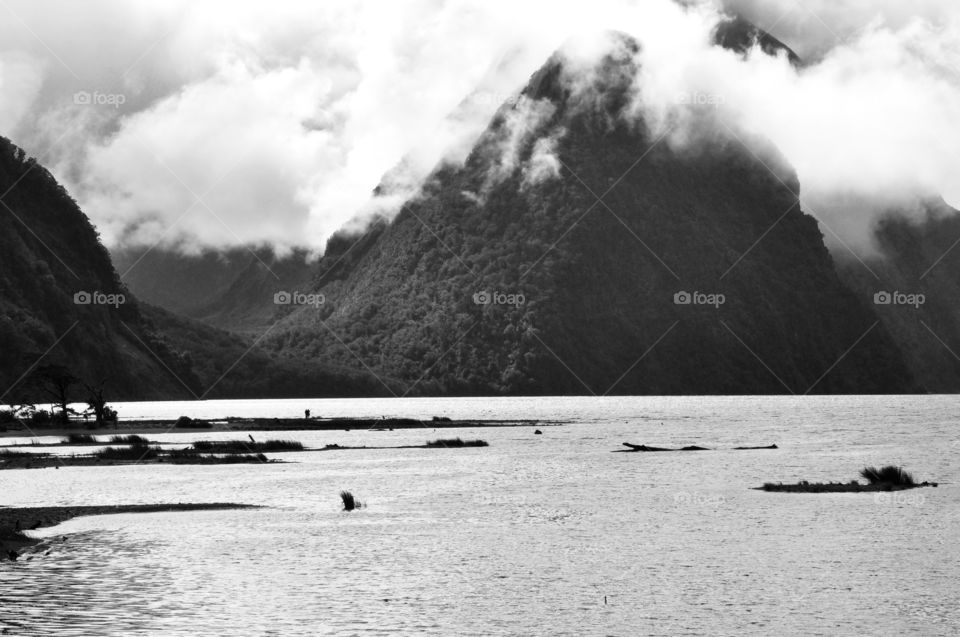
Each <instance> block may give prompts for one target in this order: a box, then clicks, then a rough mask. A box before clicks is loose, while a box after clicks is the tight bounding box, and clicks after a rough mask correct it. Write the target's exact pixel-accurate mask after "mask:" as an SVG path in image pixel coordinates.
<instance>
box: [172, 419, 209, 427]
mask: <svg viewBox="0 0 960 637" xmlns="http://www.w3.org/2000/svg"><path fill="white" fill-rule="evenodd" d="M174 426H176V427H179V428H181V429H213V423H209V422H205V421H203V420H194V419H193V418H190V417H189V416H180V417H179V418H177V423H176V425H174Z"/></svg>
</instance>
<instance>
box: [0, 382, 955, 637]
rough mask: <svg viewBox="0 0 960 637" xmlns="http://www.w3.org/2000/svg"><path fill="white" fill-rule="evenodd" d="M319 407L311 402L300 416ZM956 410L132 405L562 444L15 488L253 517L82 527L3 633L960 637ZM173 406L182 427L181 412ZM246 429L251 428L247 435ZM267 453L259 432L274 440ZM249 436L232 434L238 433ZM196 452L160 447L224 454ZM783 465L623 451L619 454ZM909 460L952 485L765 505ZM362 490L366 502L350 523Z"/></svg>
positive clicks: (679, 403) (878, 404)
mask: <svg viewBox="0 0 960 637" xmlns="http://www.w3.org/2000/svg"><path fill="white" fill-rule="evenodd" d="M305 405H306V406H305ZM958 407H960V399H958V398H954V397H908V398H902V397H897V398H875V397H872V398H803V399H799V398H755V399H743V398H706V399H705V398H683V399H679V398H678V399H674V398H670V399H668V398H630V399H623V398H611V399H583V398H577V399H547V400H535V399H478V400H472V399H466V400H461V399H458V400H400V401H398V400H393V401H379V400H372V401H262V402H256V403H251V402H239V401H238V402H231V403H222V402H210V403H187V404H173V405H161V404H152V405H150V404H141V405H123V406H122V411H121V413H125V414H127V415H133V414H134V413H140V414H141V415H142V416H143V417H153V416H160V415H168V413H169V414H176V415H180V414H181V413H186V414H188V415H194V416H206V417H219V416H226V415H267V414H273V415H279V416H284V415H296V414H299V413H302V410H303V409H305V408H310V409H311V410H312V411H313V413H314V414H315V415H330V416H340V415H387V416H420V417H424V416H429V415H441V414H442V415H449V416H451V417H485V418H492V417H496V418H527V417H533V418H544V419H559V420H567V421H569V422H568V424H566V425H563V426H559V427H549V428H546V427H541V428H542V429H543V431H544V435H542V436H535V435H533V433H532V428H530V427H522V428H504V429H477V430H455V431H450V430H448V431H444V430H436V431H434V430H432V429H430V430H405V431H399V430H398V431H395V432H373V431H351V432H284V434H283V435H284V437H290V438H295V439H298V440H301V441H303V442H304V443H305V444H307V445H308V446H323V445H325V444H328V443H339V444H366V445H400V444H418V443H421V442H423V441H425V440H427V439H431V438H435V437H438V436H447V435H457V436H462V437H471V438H472V437H482V438H484V439H486V440H488V441H489V442H490V445H491V446H490V447H489V448H480V449H456V450H454V449H406V450H362V451H342V452H333V453H302V454H286V455H284V454H270V455H271V456H272V457H276V458H282V459H286V460H290V461H291V463H290V464H272V465H253V466H251V465H240V466H207V467H203V466H200V467H184V466H177V467H173V466H155V465H154V466H125V467H112V468H95V467H90V468H79V467H74V468H62V469H59V470H50V469H45V470H28V471H7V472H2V473H0V483H2V490H0V493H2V494H3V500H4V502H3V503H4V504H9V505H27V506H39V505H54V504H65V505H66V504H115V503H149V502H178V501H183V502H197V501H201V502H202V501H237V502H247V503H254V504H263V505H268V506H269V507H270V508H266V509H260V510H248V511H205V512H178V513H157V514H140V515H115V516H99V517H89V518H79V519H75V520H73V521H70V522H68V523H66V524H63V525H61V526H59V527H56V528H53V529H44V530H42V531H39V532H38V534H39V535H41V536H43V537H46V538H48V539H49V540H50V543H49V544H48V545H45V546H44V547H43V550H44V551H46V550H48V549H49V554H46V555H43V554H35V555H33V556H32V557H31V559H29V560H27V561H20V562H16V563H0V628H5V629H7V630H8V634H58V635H150V634H174V635H179V634H182V635H195V634H201V635H235V634H241V635H298V634H303V635H366V634H371V635H373V634H383V635H445V636H446V635H484V636H486V635H631V636H632V635H816V634H821V635H895V634H896V635H899V634H922V635H954V634H957V633H958V632H960V560H958V559H957V558H958V549H957V541H958V538H960V506H958V504H960V491H958V487H957V485H956V483H957V479H958V473H960V471H958V466H957V463H956V461H955V458H956V457H957V455H958V453H960V431H958V429H957V426H956V421H955V416H956V414H957V413H958ZM162 410H166V411H162ZM244 435H245V434H244ZM255 435H256V434H255ZM235 436H236V434H233V437H235ZM229 437H231V435H230V434H211V433H206V434H204V433H203V432H199V433H194V434H177V435H168V436H164V437H163V439H164V440H171V441H173V440H187V439H194V438H211V439H212V438H229ZM623 441H630V442H637V443H646V444H654V445H664V446H671V445H686V444H701V445H704V446H708V447H711V446H713V447H718V448H723V447H733V446H737V445H743V444H751V445H752V444H756V445H766V444H770V443H774V442H775V443H777V444H779V445H780V446H781V449H780V450H779V451H738V452H732V451H714V452H703V453H678V454H612V453H610V451H611V450H613V449H615V448H617V447H618V446H619V445H620V443H621V442H623ZM877 463H885V464H886V463H898V464H903V465H905V466H907V468H908V469H910V470H912V471H913V472H914V473H915V475H917V477H918V478H921V479H931V480H937V481H939V482H940V483H941V486H940V487H939V488H937V489H922V490H916V491H909V492H903V493H899V494H893V495H890V494H877V495H874V494H837V495H799V494H770V493H763V492H758V491H753V490H751V489H750V488H751V487H754V486H758V485H759V484H761V483H762V482H764V481H770V480H774V481H779V480H783V481H794V480H797V479H810V480H833V479H843V480H848V479H851V478H853V477H855V476H856V474H857V471H858V470H859V469H860V468H861V467H862V466H863V465H865V464H877ZM341 489H350V490H352V491H353V492H354V493H355V494H357V496H358V497H359V498H360V499H361V500H363V501H364V502H366V503H367V504H368V507H367V508H365V509H362V510H360V511H357V512H353V513H349V514H348V513H344V512H342V511H340V510H339V508H340V505H339V498H338V493H339V491H340V490H341Z"/></svg>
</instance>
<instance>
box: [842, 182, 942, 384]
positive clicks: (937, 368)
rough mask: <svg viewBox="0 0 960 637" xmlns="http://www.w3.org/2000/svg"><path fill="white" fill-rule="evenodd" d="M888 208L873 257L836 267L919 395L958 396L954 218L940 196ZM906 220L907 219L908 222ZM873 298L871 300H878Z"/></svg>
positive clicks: (846, 260) (848, 260)
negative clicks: (892, 346) (876, 321)
mask: <svg viewBox="0 0 960 637" xmlns="http://www.w3.org/2000/svg"><path fill="white" fill-rule="evenodd" d="M917 207H918V208H919V210H917V211H910V212H913V213H914V214H907V212H908V211H904V210H892V211H891V212H890V215H889V217H888V218H887V219H886V220H885V221H884V222H883V223H882V224H881V225H880V227H879V228H878V229H877V232H876V238H877V241H878V243H879V247H880V255H878V256H875V257H873V258H870V259H867V260H866V261H864V262H860V261H857V260H856V259H853V258H852V257H851V258H847V259H844V260H842V261H840V262H839V263H838V266H839V271H840V275H841V277H842V279H843V280H844V281H845V282H846V283H847V285H848V286H849V287H850V289H852V290H854V291H855V293H856V295H857V296H858V298H859V299H860V300H861V302H862V303H863V304H864V305H868V306H870V307H871V308H872V310H873V311H874V312H875V313H876V314H877V316H878V317H879V318H880V321H881V322H882V324H883V325H884V327H885V328H886V329H887V331H888V332H889V333H890V334H891V335H892V337H893V339H894V341H895V342H896V343H897V345H898V346H899V348H900V350H901V351H902V352H903V353H904V357H905V359H906V362H907V365H908V366H909V368H910V371H911V373H912V374H913V376H914V377H915V378H916V379H917V381H918V382H919V383H920V386H921V387H922V388H923V390H924V391H927V392H930V393H955V392H958V391H960V357H958V356H960V277H958V276H957V272H960V249H958V242H960V213H958V211H956V210H954V209H953V208H951V207H950V206H948V205H947V204H946V203H945V202H944V201H943V200H942V199H939V198H936V199H934V198H931V199H927V200H924V201H920V202H918V203H917ZM910 219H915V220H914V221H911V220H910ZM878 295H879V296H878Z"/></svg>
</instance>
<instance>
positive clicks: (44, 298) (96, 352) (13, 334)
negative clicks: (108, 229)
mask: <svg viewBox="0 0 960 637" xmlns="http://www.w3.org/2000/svg"><path fill="white" fill-rule="evenodd" d="M0 356H2V363H0V385H2V387H3V389H2V390H0V391H3V392H4V394H3V396H4V398H3V399H0V400H11V399H16V398H17V397H18V396H21V395H22V394H23V393H24V392H28V391H29V390H28V389H26V382H27V381H28V380H30V375H31V373H32V372H35V371H36V370H38V369H43V368H45V367H47V366H50V365H58V366H63V367H66V368H67V369H69V370H70V371H71V372H72V374H73V375H74V376H76V377H77V378H78V379H80V380H81V381H83V382H86V383H88V384H91V385H99V384H100V383H101V382H105V383H106V386H107V387H108V388H109V390H110V392H111V394H109V395H117V394H119V395H122V396H123V397H125V398H129V399H133V398H148V397H149V398H184V397H187V396H188V395H189V392H188V390H187V389H186V388H185V387H184V386H183V384H182V383H181V381H180V379H181V378H182V379H183V381H184V382H186V383H191V382H193V381H194V379H193V377H192V376H191V372H190V370H189V369H188V368H187V367H186V366H185V365H184V364H183V361H182V360H181V359H180V358H179V357H178V356H177V355H176V354H175V353H174V352H172V351H170V350H169V349H168V348H167V347H166V346H165V345H164V343H163V342H162V340H161V339H160V338H159V337H158V336H157V334H156V333H155V332H154V330H153V329H152V326H151V325H150V324H149V322H148V321H146V320H145V319H144V317H143V315H142V314H141V312H140V308H139V306H138V304H137V301H136V299H135V298H134V297H133V295H131V294H130V293H129V292H128V291H127V290H126V289H125V288H124V287H123V285H122V284H121V283H120V280H119V278H118V277H117V274H116V272H115V271H114V269H113V265H112V263H111V262H110V257H109V255H108V253H107V251H106V249H104V247H103V246H102V245H101V243H100V240H99V237H98V235H97V233H96V231H95V230H94V229H93V227H92V226H91V225H90V221H89V220H88V219H87V217H86V216H85V215H84V214H83V212H81V211H80V209H79V208H78V207H77V204H76V203H75V202H74V201H73V199H71V198H70V196H69V195H68V194H67V192H66V191H65V190H64V189H63V188H62V187H61V186H60V185H59V184H58V183H57V182H56V180H55V179H54V178H53V176H51V175H50V173H49V172H47V170H46V169H45V168H43V167H42V166H41V165H39V164H38V163H37V162H36V161H35V160H34V159H31V158H28V157H27V156H26V154H25V153H24V151H23V150H22V149H20V148H18V147H16V146H15V145H14V144H13V143H11V142H10V141H9V140H7V139H5V138H0Z"/></svg>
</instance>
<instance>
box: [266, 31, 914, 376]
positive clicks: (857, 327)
mask: <svg viewBox="0 0 960 637" xmlns="http://www.w3.org/2000/svg"><path fill="white" fill-rule="evenodd" d="M621 45H622V46H621V47H620V48H619V49H620V53H614V54H612V55H611V56H610V57H609V58H607V59H606V60H605V61H604V62H603V63H602V65H601V66H600V67H598V68H597V69H595V73H594V74H593V77H594V78H595V80H594V84H592V85H590V86H589V87H588V90H587V91H586V92H585V93H576V94H575V93H574V88H573V87H574V86H577V83H576V82H573V81H571V80H572V79H577V78H570V77H568V75H567V69H566V68H565V66H564V62H563V58H562V56H555V57H554V58H553V59H552V60H551V61H550V62H548V64H547V65H546V66H545V67H544V68H543V69H541V70H540V71H539V72H538V73H536V74H535V75H534V76H533V78H532V79H531V81H530V83H529V84H528V86H527V88H526V89H525V90H524V91H523V94H522V97H521V99H519V100H512V101H511V103H509V104H507V105H505V106H504V107H503V108H502V109H501V110H500V111H499V113H498V114H497V116H496V117H495V118H494V120H493V122H492V123H491V125H490V126H489V128H488V130H487V131H486V132H485V133H484V135H483V136H482V137H481V139H480V140H479V141H478V143H477V144H476V146H475V148H474V150H473V152H472V153H471V155H470V157H469V159H468V161H467V162H466V165H465V166H464V167H462V168H454V167H441V168H439V169H438V170H437V171H436V173H435V174H434V175H433V177H432V178H431V180H430V181H429V183H428V184H427V185H426V186H425V187H424V190H423V193H422V195H421V196H420V197H418V198H416V199H415V200H413V201H410V202H408V204H407V206H406V207H405V208H404V210H403V212H401V214H400V215H399V216H398V217H397V218H396V219H395V220H394V221H393V222H392V223H391V224H390V225H389V226H388V227H386V228H377V229H376V230H375V232H374V233H372V234H371V235H370V236H367V237H364V238H363V239H362V242H363V243H362V250H361V252H360V253H359V254H357V255H353V258H352V260H351V262H349V263H348V264H344V263H343V260H340V261H339V262H338V259H339V257H337V256H336V255H335V254H330V255H328V256H326V257H325V258H324V259H323V260H322V261H321V263H320V264H319V266H318V269H319V271H320V272H328V274H325V275H321V276H320V277H318V279H317V288H316V291H317V292H318V293H322V294H323V295H324V297H325V299H326V303H325V304H324V305H322V306H319V307H299V308H293V309H292V311H291V313H290V315H289V316H288V317H287V318H286V319H285V320H284V322H283V323H281V325H280V326H279V327H278V328H277V329H275V330H274V331H273V332H272V333H271V334H270V335H269V337H268V338H267V343H268V345H269V347H271V348H274V349H275V350H276V351H277V352H279V353H281V354H282V355H284V356H296V357H303V358H305V359H307V360H312V359H317V360H321V359H322V360H326V361H330V360H333V361H338V362H341V363H342V364H344V365H351V364H352V365H356V364H357V361H358V360H359V361H361V362H362V365H363V366H364V367H366V368H370V369H372V370H374V371H375V372H377V373H378V374H382V375H384V376H389V377H395V378H399V379H402V380H403V381H404V383H405V384H406V387H407V388H408V390H410V391H415V392H421V393H472V394H484V393H507V394H565V393H607V392H610V393H619V394H681V393H683V394H713V393H730V394H743V393H756V394H763V393H787V392H795V393H804V392H808V391H811V392H815V393H822V392H826V393H873V392H880V393H884V392H907V391H912V390H914V389H915V388H916V385H915V384H914V383H913V380H912V377H911V374H910V373H909V371H908V370H907V368H906V365H905V364H904V361H903V358H902V356H901V353H900V351H899V350H898V348H897V347H896V346H895V345H894V344H893V343H892V341H891V340H890V338H889V335H888V334H887V332H886V330H885V328H884V327H883V326H876V325H874V323H875V321H876V319H875V318H874V317H873V315H872V314H871V312H870V310H869V309H868V308H866V307H864V306H863V305H862V304H861V303H860V302H859V301H858V300H857V299H856V298H855V297H854V296H853V295H852V294H851V293H850V292H849V291H848V290H847V289H846V288H845V287H844V286H843V285H842V283H841V281H840V280H839V278H838V276H837V273H836V271H835V270H834V265H833V262H832V260H831V257H830V255H829V254H828V252H827V250H826V248H825V246H824V244H823V237H822V235H821V234H820V231H819V230H818V228H817V224H816V221H814V220H813V219H812V218H811V217H809V216H806V215H804V214H803V213H802V211H801V209H800V207H799V202H798V200H797V197H796V195H795V194H794V193H795V192H798V189H799V184H798V183H797V181H796V176H795V175H794V174H793V173H792V171H790V170H789V169H784V170H783V174H782V175H780V176H779V178H778V177H776V176H774V175H771V174H770V172H769V171H768V170H767V168H766V167H765V166H764V164H763V163H761V160H760V159H758V158H757V157H756V156H755V155H754V152H753V151H750V150H748V149H746V148H744V147H743V146H742V145H741V144H740V142H739V141H737V140H735V139H715V140H713V141H707V142H705V143H704V145H703V146H701V147H699V148H698V151H699V152H697V153H688V152H684V151H680V150H674V149H672V148H671V147H670V145H669V144H667V143H658V142H659V140H658V139H657V138H656V136H655V135H654V134H652V133H651V132H650V131H648V130H647V129H646V127H645V126H644V125H643V123H642V122H638V123H635V124H634V125H627V124H626V123H624V119H623V118H621V117H620V109H621V108H622V106H623V105H624V104H625V102H626V99H627V90H628V86H627V85H626V83H625V82H626V78H630V77H633V75H634V73H635V70H636V69H634V68H632V67H631V66H630V65H631V64H633V62H632V60H633V58H632V55H631V52H632V51H633V50H635V47H636V46H637V45H636V43H634V42H632V41H630V40H629V39H624V40H623V42H622V43H621ZM581 79H582V78H581ZM581 85H582V82H581ZM760 145H762V144H760ZM763 154H764V155H765V157H764V160H765V161H766V162H767V163H772V164H775V165H780V164H782V160H781V159H780V158H779V157H778V156H777V155H776V153H775V152H774V151H772V150H770V149H767V150H766V151H764V152H763ZM781 180H782V181H781ZM784 182H785V183H784ZM785 184H786V185H785ZM601 195H602V196H603V201H602V202H598V196H601ZM347 240H348V239H347V238H345V237H344V238H341V241H342V242H346V241H347ZM681 292H690V293H693V292H700V293H702V295H701V296H699V297H697V298H698V299H700V300H708V297H707V296H706V295H723V299H724V303H722V304H718V305H719V307H716V306H707V305H697V304H693V305H684V304H678V303H677V300H680V301H683V300H684V298H685V297H683V296H682V295H680V293H681ZM678 295H679V296H678ZM712 298H713V300H716V299H717V298H719V297H712Z"/></svg>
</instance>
